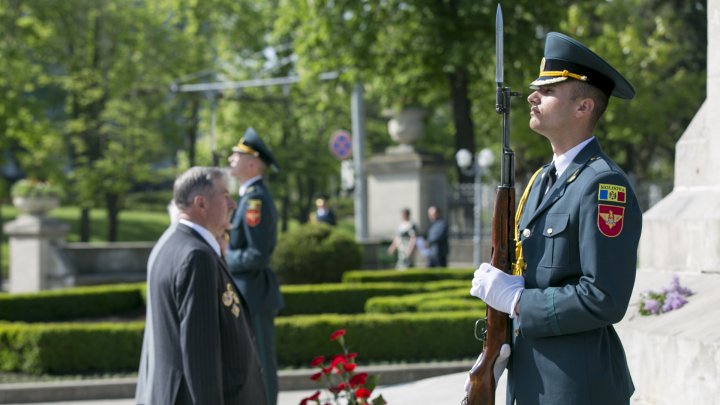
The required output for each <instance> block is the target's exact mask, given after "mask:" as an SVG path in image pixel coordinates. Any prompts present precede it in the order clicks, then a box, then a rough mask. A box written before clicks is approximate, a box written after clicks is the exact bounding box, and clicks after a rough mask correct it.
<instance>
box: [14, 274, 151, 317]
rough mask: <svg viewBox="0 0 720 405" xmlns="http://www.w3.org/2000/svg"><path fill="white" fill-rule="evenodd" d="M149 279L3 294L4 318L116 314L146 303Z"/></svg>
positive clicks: (136, 309) (130, 310) (138, 307)
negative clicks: (145, 293)
mask: <svg viewBox="0 0 720 405" xmlns="http://www.w3.org/2000/svg"><path fill="white" fill-rule="evenodd" d="M144 291H145V283H134V284H115V285H103V286H92V287H75V288H68V289H63V290H50V291H42V292H38V293H28V294H0V320H4V321H20V322H47V321H61V320H67V319H78V318H91V317H98V316H112V315H120V314H125V313H128V312H132V311H142V309H143V308H144V307H145V301H144V298H143V294H144Z"/></svg>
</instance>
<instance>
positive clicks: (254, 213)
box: [245, 199, 262, 227]
mask: <svg viewBox="0 0 720 405" xmlns="http://www.w3.org/2000/svg"><path fill="white" fill-rule="evenodd" d="M261 211H262V200H257V199H253V200H248V202H247V209H246V210H245V223H247V224H248V226H250V227H253V226H257V225H259V224H260V220H261V219H262V218H261V217H260V212H261Z"/></svg>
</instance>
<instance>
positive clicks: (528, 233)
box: [522, 228, 532, 238]
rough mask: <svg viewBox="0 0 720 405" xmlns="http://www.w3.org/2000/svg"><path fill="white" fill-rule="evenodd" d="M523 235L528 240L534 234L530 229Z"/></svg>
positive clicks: (525, 230)
mask: <svg viewBox="0 0 720 405" xmlns="http://www.w3.org/2000/svg"><path fill="white" fill-rule="evenodd" d="M522 233H523V236H524V237H526V238H529V237H530V235H532V232H530V230H529V229H528V228H525V229H523V232H522Z"/></svg>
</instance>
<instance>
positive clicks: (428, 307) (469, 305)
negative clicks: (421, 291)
mask: <svg viewBox="0 0 720 405" xmlns="http://www.w3.org/2000/svg"><path fill="white" fill-rule="evenodd" d="M471 298H472V299H465V298H441V299H435V300H430V301H425V302H421V303H419V304H418V306H417V312H446V311H475V312H477V314H478V316H480V314H484V313H485V308H486V307H485V303H484V302H482V301H480V300H479V299H477V298H474V297H471Z"/></svg>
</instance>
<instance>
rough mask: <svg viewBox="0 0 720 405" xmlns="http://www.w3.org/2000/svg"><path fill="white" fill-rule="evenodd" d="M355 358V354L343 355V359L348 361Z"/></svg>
mask: <svg viewBox="0 0 720 405" xmlns="http://www.w3.org/2000/svg"><path fill="white" fill-rule="evenodd" d="M356 357H357V353H348V354H346V355H345V358H346V359H348V360H352V359H354V358H356Z"/></svg>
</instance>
